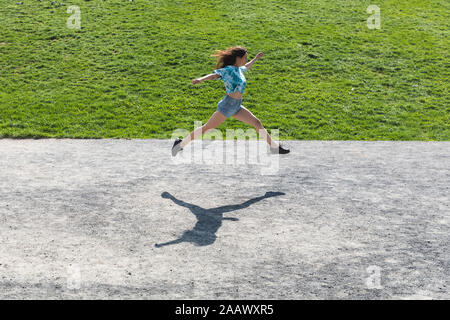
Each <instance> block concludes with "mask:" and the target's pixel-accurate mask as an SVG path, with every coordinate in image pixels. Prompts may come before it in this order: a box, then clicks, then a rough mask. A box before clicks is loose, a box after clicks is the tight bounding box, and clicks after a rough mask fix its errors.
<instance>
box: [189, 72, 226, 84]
mask: <svg viewBox="0 0 450 320" xmlns="http://www.w3.org/2000/svg"><path fill="white" fill-rule="evenodd" d="M217 78H220V75H218V74H217V73H211V74H208V75H206V76H204V77H201V78H197V79H194V80H192V83H193V84H196V83H200V82H202V81H205V80H213V79H217Z"/></svg>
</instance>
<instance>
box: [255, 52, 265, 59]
mask: <svg viewBox="0 0 450 320" xmlns="http://www.w3.org/2000/svg"><path fill="white" fill-rule="evenodd" d="M263 55H264V52H258V54H257V55H256V57H255V58H256V59H259V58H261V57H262V56H263Z"/></svg>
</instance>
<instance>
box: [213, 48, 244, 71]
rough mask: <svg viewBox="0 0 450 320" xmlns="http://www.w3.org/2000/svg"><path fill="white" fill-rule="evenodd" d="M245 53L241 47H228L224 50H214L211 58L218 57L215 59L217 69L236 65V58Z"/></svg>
mask: <svg viewBox="0 0 450 320" xmlns="http://www.w3.org/2000/svg"><path fill="white" fill-rule="evenodd" d="M246 52H247V49H245V48H244V47H241V46H236V47H229V48H227V49H225V50H216V53H215V54H212V55H211V56H214V57H218V58H217V66H216V67H217V69H220V68H223V67H226V66H229V65H234V64H235V63H236V57H240V58H242V57H243V56H244V55H245V53H246Z"/></svg>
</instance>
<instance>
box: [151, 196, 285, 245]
mask: <svg viewBox="0 0 450 320" xmlns="http://www.w3.org/2000/svg"><path fill="white" fill-rule="evenodd" d="M284 194H285V193H284V192H272V191H270V192H266V194H265V195H263V196H260V197H256V198H253V199H250V200H247V201H245V202H244V203H241V204H233V205H227V206H221V207H217V208H211V209H205V208H202V207H200V206H197V205H195V204H192V203H188V202H184V201H182V200H178V199H177V198H175V197H174V196H173V195H171V194H170V193H168V192H163V193H162V194H161V197H163V198H166V199H171V200H172V201H173V202H175V203H176V204H178V205H179V206H182V207H186V208H188V209H189V210H191V212H192V213H193V214H194V215H195V217H196V218H197V223H196V224H195V226H194V228H193V229H192V230H186V231H185V232H184V233H183V235H182V236H181V237H180V238H179V239H176V240H172V241H169V242H165V243H160V244H158V243H157V244H155V247H157V248H161V247H164V246H168V245H172V244H177V243H182V242H191V243H193V244H195V245H196V246H208V245H211V244H213V243H214V241H216V238H217V236H216V232H217V230H219V228H220V226H221V225H222V220H229V221H238V220H239V219H237V218H233V217H225V218H224V217H223V214H224V213H227V212H231V211H236V210H239V209H244V208H247V207H249V206H250V205H251V204H253V203H256V202H258V201H261V200H263V199H266V198H270V197H276V196H281V195H284Z"/></svg>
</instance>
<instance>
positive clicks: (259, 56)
mask: <svg viewBox="0 0 450 320" xmlns="http://www.w3.org/2000/svg"><path fill="white" fill-rule="evenodd" d="M263 55H264V52H258V54H257V55H256V57H254V58H253V59H252V61H250V62H247V63H246V64H245V67H246V68H247V70H248V69H250V68H251V67H252V65H253V64H254V63H255V62H256V61H258V60H259V59H260V58H261V57H262V56H263Z"/></svg>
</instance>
